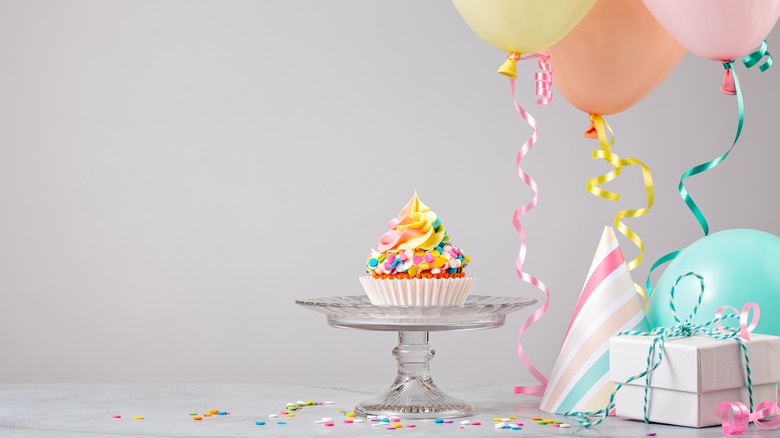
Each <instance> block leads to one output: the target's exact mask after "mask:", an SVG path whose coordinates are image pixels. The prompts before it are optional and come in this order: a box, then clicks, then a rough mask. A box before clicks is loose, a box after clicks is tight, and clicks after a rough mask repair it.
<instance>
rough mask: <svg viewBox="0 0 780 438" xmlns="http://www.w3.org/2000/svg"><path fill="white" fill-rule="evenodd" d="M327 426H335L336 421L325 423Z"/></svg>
mask: <svg viewBox="0 0 780 438" xmlns="http://www.w3.org/2000/svg"><path fill="white" fill-rule="evenodd" d="M325 426H326V427H333V426H334V423H332V422H330V423H325Z"/></svg>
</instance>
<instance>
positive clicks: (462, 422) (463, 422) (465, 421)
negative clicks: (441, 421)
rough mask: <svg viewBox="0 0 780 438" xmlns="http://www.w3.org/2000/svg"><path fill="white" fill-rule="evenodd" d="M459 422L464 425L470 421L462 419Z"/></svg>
mask: <svg viewBox="0 0 780 438" xmlns="http://www.w3.org/2000/svg"><path fill="white" fill-rule="evenodd" d="M460 424H462V425H464V426H465V425H466V424H471V421H469V420H463V421H461V422H460Z"/></svg>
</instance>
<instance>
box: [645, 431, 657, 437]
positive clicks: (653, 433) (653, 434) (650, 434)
mask: <svg viewBox="0 0 780 438" xmlns="http://www.w3.org/2000/svg"><path fill="white" fill-rule="evenodd" d="M645 435H647V436H655V432H647V433H646V434H645Z"/></svg>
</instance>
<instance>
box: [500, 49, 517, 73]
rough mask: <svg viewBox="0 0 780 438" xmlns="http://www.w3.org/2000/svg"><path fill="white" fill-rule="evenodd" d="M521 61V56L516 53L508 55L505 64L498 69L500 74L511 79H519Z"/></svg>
mask: <svg viewBox="0 0 780 438" xmlns="http://www.w3.org/2000/svg"><path fill="white" fill-rule="evenodd" d="M519 60H520V55H518V54H517V53H514V52H512V53H510V54H509V55H507V57H506V61H504V64H502V65H501V67H500V68H499V69H498V72H499V73H501V74H502V75H504V76H506V77H508V78H510V79H517V61H519Z"/></svg>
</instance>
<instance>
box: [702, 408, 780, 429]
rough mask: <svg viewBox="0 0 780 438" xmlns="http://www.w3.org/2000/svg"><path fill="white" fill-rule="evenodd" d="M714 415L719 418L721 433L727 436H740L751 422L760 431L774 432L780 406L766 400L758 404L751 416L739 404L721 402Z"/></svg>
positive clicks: (779, 416) (779, 417) (747, 410)
mask: <svg viewBox="0 0 780 438" xmlns="http://www.w3.org/2000/svg"><path fill="white" fill-rule="evenodd" d="M715 413H716V414H717V415H718V416H719V417H720V418H721V421H722V424H723V432H724V433H726V434H728V435H740V434H741V433H742V432H744V431H746V430H747V428H748V424H750V422H751V421H752V422H753V423H755V425H756V427H758V428H759V429H761V430H774V429H776V428H777V426H778V425H780V406H778V405H776V404H774V403H772V402H771V401H768V400H767V401H763V402H761V403H759V404H758V406H756V409H755V412H753V413H752V414H751V413H750V410H749V409H748V408H747V406H745V405H744V404H742V403H740V402H723V403H721V404H720V406H718V409H717V410H716V411H715Z"/></svg>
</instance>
